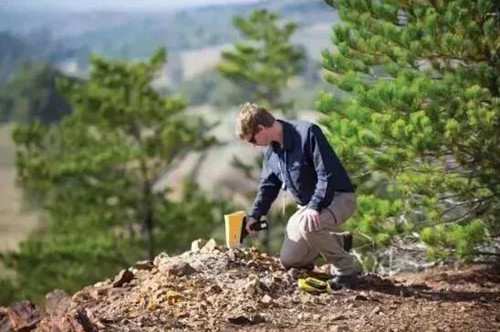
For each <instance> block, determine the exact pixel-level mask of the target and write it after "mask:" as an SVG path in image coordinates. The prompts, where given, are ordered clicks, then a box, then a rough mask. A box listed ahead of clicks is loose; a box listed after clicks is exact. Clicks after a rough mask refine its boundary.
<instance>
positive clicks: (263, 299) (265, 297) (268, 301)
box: [260, 294, 273, 304]
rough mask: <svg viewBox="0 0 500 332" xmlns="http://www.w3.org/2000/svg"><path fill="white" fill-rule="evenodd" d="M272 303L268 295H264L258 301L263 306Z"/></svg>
mask: <svg viewBox="0 0 500 332" xmlns="http://www.w3.org/2000/svg"><path fill="white" fill-rule="evenodd" d="M272 301H273V299H272V297H270V296H269V295H267V294H266V295H264V296H263V297H262V299H260V302H262V303H264V304H269V303H271V302H272Z"/></svg>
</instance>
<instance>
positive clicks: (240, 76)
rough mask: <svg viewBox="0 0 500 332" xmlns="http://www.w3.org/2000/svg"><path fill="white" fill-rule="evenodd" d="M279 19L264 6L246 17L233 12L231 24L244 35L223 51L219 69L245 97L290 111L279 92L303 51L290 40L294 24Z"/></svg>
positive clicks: (296, 71)
mask: <svg viewBox="0 0 500 332" xmlns="http://www.w3.org/2000/svg"><path fill="white" fill-rule="evenodd" d="M280 19H281V15H280V14H278V13H275V12H270V11H267V10H265V9H256V10H254V11H252V12H251V13H250V15H249V16H248V17H242V16H235V18H234V26H235V27H236V28H237V29H238V31H239V33H240V34H241V35H242V36H243V39H242V40H239V41H236V43H235V45H234V49H232V50H227V51H223V52H222V54H221V56H222V61H221V63H219V65H218V69H219V71H220V72H221V73H222V75H223V76H224V77H226V78H228V79H230V80H231V81H233V82H234V83H235V85H236V86H238V87H240V88H241V89H242V91H244V92H245V95H246V96H247V98H248V100H247V101H250V102H254V103H258V104H260V105H262V106H264V107H266V108H270V109H281V110H283V112H285V114H290V115H293V114H292V113H291V112H292V110H291V107H290V106H291V104H290V103H287V102H285V101H283V100H281V93H282V91H283V89H285V88H286V87H287V84H288V83H289V80H290V78H291V77H293V76H294V75H296V74H297V73H298V72H299V70H300V68H301V63H302V60H303V58H304V54H303V50H302V49H301V48H299V47H297V46H294V45H292V44H291V43H290V37H291V35H292V34H293V33H294V32H295V30H296V29H297V25H296V24H295V23H294V22H284V23H282V24H281V23H280Z"/></svg>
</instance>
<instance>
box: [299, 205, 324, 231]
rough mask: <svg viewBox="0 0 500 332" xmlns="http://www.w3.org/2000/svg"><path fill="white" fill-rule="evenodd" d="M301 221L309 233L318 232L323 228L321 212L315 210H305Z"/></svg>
mask: <svg viewBox="0 0 500 332" xmlns="http://www.w3.org/2000/svg"><path fill="white" fill-rule="evenodd" d="M300 221H301V222H304V223H305V229H306V231H308V232H316V231H318V230H319V228H320V226H321V223H320V222H319V212H318V211H316V210H314V209H309V208H308V209H305V210H304V212H302V215H301V217H300Z"/></svg>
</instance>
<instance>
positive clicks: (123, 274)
mask: <svg viewBox="0 0 500 332" xmlns="http://www.w3.org/2000/svg"><path fill="white" fill-rule="evenodd" d="M133 278H134V274H133V273H132V272H130V271H129V270H127V269H125V270H121V271H120V273H119V274H118V275H117V276H116V278H115V279H114V280H113V287H122V286H123V285H124V284H125V283H127V282H129V281H130V280H132V279H133Z"/></svg>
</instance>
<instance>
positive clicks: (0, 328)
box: [0, 314, 12, 332]
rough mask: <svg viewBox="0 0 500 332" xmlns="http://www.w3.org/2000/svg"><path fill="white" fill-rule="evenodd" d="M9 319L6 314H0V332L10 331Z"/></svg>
mask: <svg viewBox="0 0 500 332" xmlns="http://www.w3.org/2000/svg"><path fill="white" fill-rule="evenodd" d="M10 331H12V330H11V328H10V320H9V318H8V317H7V316H3V315H2V314H0V332H10Z"/></svg>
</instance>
